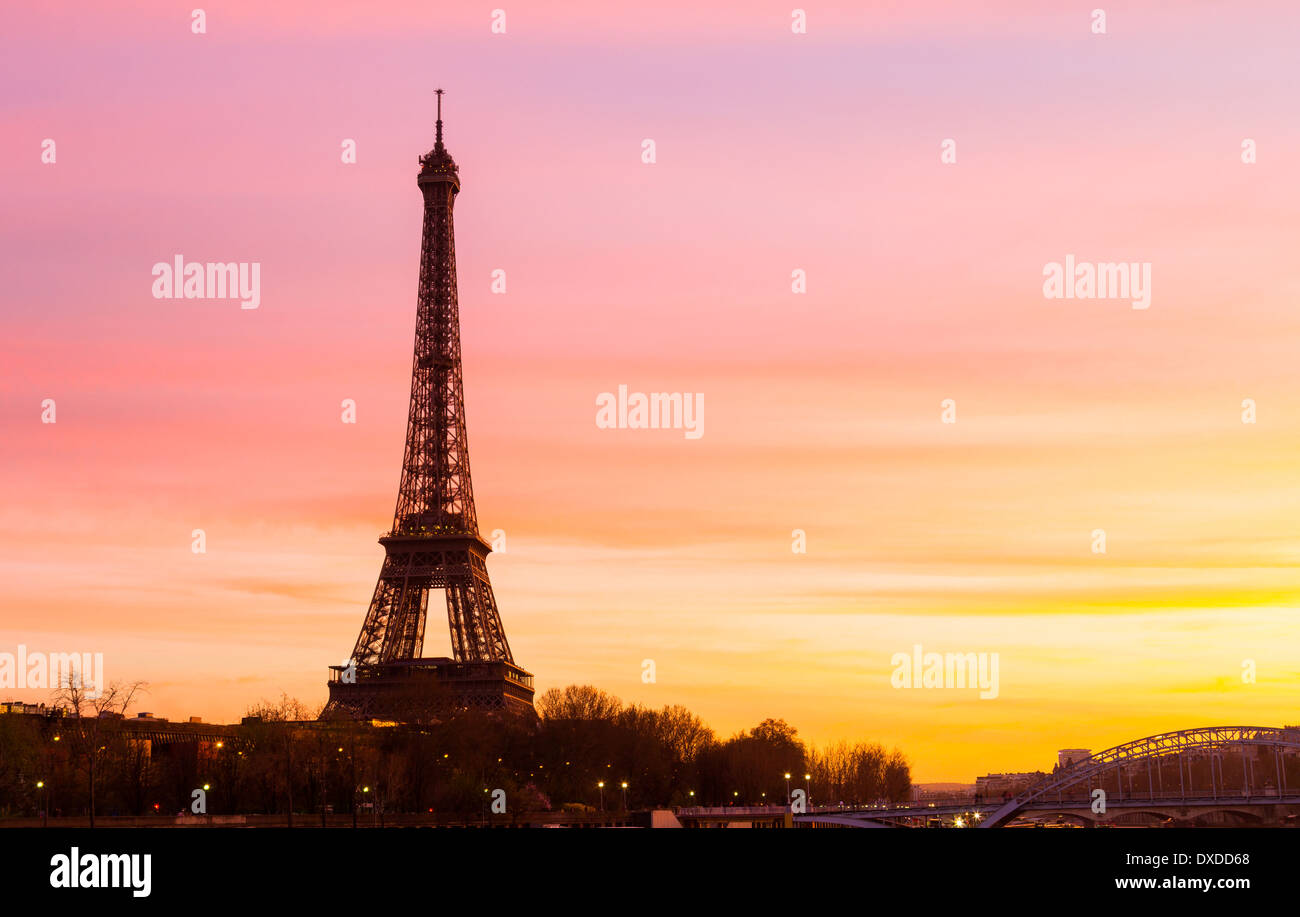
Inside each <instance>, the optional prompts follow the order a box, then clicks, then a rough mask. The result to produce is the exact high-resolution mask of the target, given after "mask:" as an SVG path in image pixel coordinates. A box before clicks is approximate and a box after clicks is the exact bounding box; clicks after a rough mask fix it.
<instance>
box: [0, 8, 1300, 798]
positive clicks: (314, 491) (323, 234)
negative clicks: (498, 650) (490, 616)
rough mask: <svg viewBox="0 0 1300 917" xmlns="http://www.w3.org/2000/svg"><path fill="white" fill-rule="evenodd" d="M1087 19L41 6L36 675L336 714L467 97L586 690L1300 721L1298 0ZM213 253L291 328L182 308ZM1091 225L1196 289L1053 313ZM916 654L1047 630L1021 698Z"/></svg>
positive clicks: (23, 126) (489, 233) (929, 727)
mask: <svg viewBox="0 0 1300 917" xmlns="http://www.w3.org/2000/svg"><path fill="white" fill-rule="evenodd" d="M1040 6H1041V5H1040V4H1033V3H1002V4H989V5H986V7H985V9H983V10H982V11H980V12H979V13H978V14H976V13H974V12H971V11H968V10H966V9H965V7H964V6H963V5H959V4H929V5H927V4H906V5H904V4H897V5H895V7H894V8H892V9H891V10H890V11H889V12H879V11H873V12H863V11H857V10H854V9H853V8H852V7H851V6H849V5H843V6H842V7H839V6H835V5H827V6H819V7H814V6H810V7H807V8H806V9H807V11H808V22H809V27H808V33H807V34H806V35H794V34H792V33H791V31H790V27H789V22H790V7H788V6H779V5H776V4H759V5H754V4H746V3H732V4H718V5H712V6H709V5H706V6H704V7H701V6H699V5H698V4H687V5H681V4H655V5H652V6H649V7H638V8H636V9H635V10H620V9H619V8H616V7H611V6H609V5H608V4H592V3H585V4H578V3H574V4H521V5H519V6H517V7H516V6H513V5H511V6H507V7H505V9H506V11H507V32H506V34H505V35H493V34H491V32H490V31H489V25H490V16H491V5H486V6H484V7H483V8H481V9H479V8H474V9H470V10H466V9H464V8H457V11H454V12H452V11H448V12H440V11H439V10H438V9H437V8H436V6H435V5H431V4H428V3H418V4H417V3H400V4H387V5H381V6H380V7H378V8H375V7H368V8H365V10H364V12H363V11H362V8H361V7H357V8H355V9H353V10H351V11H342V10H336V9H333V8H331V7H328V6H325V7H323V6H322V5H321V4H316V3H311V4H309V3H288V4H275V5H274V9H271V10H268V9H266V8H265V7H266V5H265V4H254V3H224V4H220V5H211V6H207V7H205V11H206V13H207V34H204V35H194V34H192V33H191V32H190V19H189V11H188V10H185V9H181V8H179V7H172V6H169V5H166V4H161V3H144V2H141V3H128V4H125V5H119V8H118V9H117V10H116V11H113V12H109V11H107V10H101V9H91V10H83V9H80V8H76V7H74V6H73V5H71V4H68V5H64V6H62V7H60V6H59V5H56V6H55V7H54V8H53V9H44V8H43V9H41V10H35V9H29V10H23V11H14V12H9V11H7V12H6V13H5V17H6V22H5V28H4V29H2V30H0V36H2V37H0V51H2V52H3V53H0V60H3V63H2V64H0V67H3V68H4V71H5V76H6V79H5V82H4V86H5V88H4V90H3V102H2V105H0V126H2V129H3V137H4V143H3V144H2V145H0V187H2V188H3V193H4V201H5V212H6V216H7V219H5V221H4V222H3V224H2V227H3V228H2V231H3V233H4V236H3V248H2V251H3V254H0V259H2V262H3V275H4V278H5V281H6V283H5V287H4V293H3V302H4V312H3V315H4V319H3V322H4V324H3V331H4V340H5V347H4V351H3V353H4V357H5V359H4V371H3V372H2V373H0V429H2V430H3V437H2V438H0V443H2V444H3V445H2V446H0V484H2V485H3V486H4V489H5V494H6V498H5V500H4V501H3V502H0V612H2V614H0V652H13V651H14V650H15V648H16V646H17V645H18V644H20V643H22V644H25V645H27V646H28V648H29V649H32V650H44V651H60V652H64V651H66V652H71V651H99V652H103V653H105V657H106V667H107V669H108V673H109V677H110V678H122V679H130V680H135V679H143V680H146V681H148V682H149V683H150V685H151V689H150V691H151V693H150V695H149V698H148V700H147V704H146V707H145V709H152V710H154V711H156V712H158V713H160V714H162V715H168V716H173V717H183V716H189V715H202V716H203V717H204V718H205V719H209V720H229V719H232V718H235V717H238V716H239V715H240V714H242V712H243V711H244V709H245V708H246V707H248V706H249V705H251V704H253V703H254V702H256V701H257V700H259V699H261V698H264V697H272V696H278V695H279V693H280V692H281V691H287V692H289V693H290V694H293V695H297V696H299V697H301V698H302V699H303V700H305V701H308V702H315V703H319V702H322V701H323V699H324V693H325V689H324V680H325V674H326V666H328V665H330V664H337V663H338V662H340V661H342V659H343V657H344V655H345V654H346V653H347V652H348V651H349V650H350V648H351V646H352V642H353V640H354V639H355V636H356V631H357V629H358V628H359V627H360V624H361V620H362V616H363V614H364V611H365V604H366V602H367V601H368V599H369V596H370V592H371V590H372V589H373V586H374V579H375V576H376V574H377V573H378V569H379V562H380V559H381V557H382V548H380V547H379V545H378V544H376V542H375V539H376V537H377V536H378V535H379V533H380V532H382V531H383V530H384V528H385V527H386V526H387V525H388V523H389V522H390V521H391V515H392V507H393V500H394V496H395V492H396V486H397V474H398V469H399V462H400V458H401V445H402V434H403V425H404V422H405V410H406V399H407V395H408V383H409V370H410V348H411V340H412V329H413V321H414V305H415V280H416V268H417V263H416V258H417V255H418V248H419V227H420V195H419V192H418V191H417V189H416V185H415V171H416V157H417V155H419V154H420V153H422V152H424V151H426V150H427V149H428V148H429V147H430V146H431V145H432V132H433V127H432V121H433V115H432V98H433V97H432V89H433V88H434V87H435V86H442V87H444V88H445V89H446V90H447V96H446V101H445V106H444V117H445V119H446V139H447V145H448V147H449V149H450V150H451V152H452V153H453V155H454V156H455V157H456V159H457V161H458V162H459V164H460V168H461V178H462V184H463V191H462V193H461V195H460V198H459V200H458V203H457V211H456V218H457V226H456V230H457V243H458V259H459V261H458V264H459V276H460V301H461V315H462V326H463V332H462V334H463V344H464V363H465V387H466V388H465V390H466V403H467V412H468V418H469V434H470V443H471V450H470V453H471V456H472V459H473V474H474V483H475V492H476V495H477V497H478V504H479V519H480V524H481V526H482V527H483V529H484V533H485V534H487V533H488V532H490V531H491V530H493V529H498V528H499V529H503V530H505V532H506V533H507V541H508V548H507V551H506V552H505V553H502V554H497V555H494V557H493V558H492V560H491V561H490V564H489V569H490V571H491V574H492V577H493V582H494V584H495V586H496V591H497V598H498V601H499V603H500V606H501V610H502V616H503V619H504V622H505V626H506V631H507V634H508V636H509V639H510V642H511V646H512V648H513V649H514V652H515V656H516V658H517V660H518V661H520V662H521V663H522V664H523V665H524V666H525V667H526V668H528V669H530V670H531V671H533V672H535V673H536V675H537V679H538V687H539V689H541V690H544V689H546V688H548V687H553V686H561V685H564V684H567V683H571V682H590V683H595V684H598V685H601V686H602V687H605V688H607V689H608V690H610V691H613V692H614V693H616V694H618V695H620V696H622V697H623V698H624V699H625V700H629V701H638V702H642V703H648V704H654V705H659V704H664V703H682V704H686V705H687V706H689V707H691V708H692V709H693V710H695V711H696V712H697V713H699V714H700V715H701V716H703V717H704V718H705V719H706V720H707V721H708V722H710V723H711V724H712V725H714V726H715V728H717V729H718V730H719V731H720V732H722V733H724V734H726V733H730V732H731V731H733V730H736V729H741V728H748V727H749V726H752V725H753V724H754V723H756V722H757V721H758V720H760V719H762V718H764V717H767V716H781V717H784V718H786V719H788V720H789V721H791V722H792V723H794V724H795V725H796V726H798V727H799V729H800V731H801V734H802V735H804V736H805V737H806V738H808V739H810V740H812V741H816V742H818V743H826V742H830V741H834V740H838V739H840V738H859V737H861V738H868V739H872V740H878V741H883V742H885V743H886V744H889V745H898V746H900V747H901V748H902V749H903V750H904V751H905V752H906V753H907V754H908V755H909V757H910V758H911V759H912V761H913V763H914V768H915V773H916V775H917V777H918V778H920V779H922V780H946V779H954V780H959V779H965V780H969V779H971V778H973V777H974V776H975V775H976V774H980V773H984V772H986V771H1005V770H1025V769H1035V768H1040V767H1048V766H1050V764H1051V762H1052V760H1053V756H1054V752H1055V750H1056V749H1057V748H1064V747H1075V746H1080V747H1092V748H1094V749H1100V748H1102V747H1105V746H1108V745H1112V744H1116V743H1118V742H1121V741H1125V740H1127V739H1131V738H1136V737H1138V736H1140V735H1146V734H1150V733H1155V732H1160V731H1165V730H1171V729H1178V728H1185V727H1192V726H1202V725H1211V724H1216V723H1228V722H1232V723H1237V722H1241V723H1248V724H1260V725H1279V724H1281V723H1283V722H1292V721H1294V720H1295V716H1294V714H1293V712H1292V711H1293V710H1294V685H1295V683H1296V676H1297V668H1298V665H1297V662H1296V649H1297V637H1296V636H1295V634H1296V630H1295V627H1294V624H1293V620H1294V615H1295V609H1296V600H1297V592H1298V591H1300V590H1298V587H1297V579H1296V576H1295V564H1296V560H1297V557H1298V556H1300V535H1297V523H1296V519H1297V513H1296V510H1297V502H1298V501H1300V486H1298V485H1297V481H1296V476H1295V473H1294V467H1295V462H1296V454H1297V446H1298V445H1300V437H1298V436H1297V430H1300V403H1298V402H1297V397H1296V392H1297V382H1298V381H1300V379H1298V378H1297V377H1298V376H1300V370H1298V369H1297V361H1296V359H1295V356H1294V346H1295V344H1294V342H1295V341H1296V340H1297V337H1296V334H1297V331H1300V328H1298V327H1297V326H1298V325H1300V318H1298V317H1297V314H1296V310H1295V306H1294V303H1295V300H1296V293H1297V289H1298V288H1300V282H1298V281H1297V276H1296V271H1295V263H1296V260H1295V251H1296V249H1297V246H1298V245H1300V217H1297V216H1296V214H1298V213H1300V191H1298V190H1297V188H1296V185H1295V182H1294V180H1293V179H1294V172H1295V165H1296V163H1298V162H1300V128H1297V126H1296V125H1295V123H1294V119H1293V118H1291V117H1290V112H1291V110H1292V108H1293V102H1292V97H1293V96H1294V89H1295V86H1296V82H1297V77H1298V76H1300V60H1297V59H1296V56H1295V54H1294V47H1293V42H1292V40H1291V37H1292V36H1293V35H1294V34H1295V27H1296V25H1297V24H1298V23H1297V15H1296V14H1295V13H1294V12H1293V11H1291V10H1290V9H1289V8H1288V7H1286V6H1284V5H1280V4H1269V5H1266V6H1261V7H1258V8H1252V9H1250V10H1240V9H1232V10H1231V12H1230V13H1226V12H1225V10H1226V9H1228V8H1227V7H1225V6H1222V5H1212V4H1180V5H1178V7H1177V8H1176V9H1174V8H1169V6H1168V5H1165V4H1155V3H1148V4H1122V5H1108V6H1106V10H1107V13H1108V31H1107V34H1106V35H1104V36H1099V35H1093V34H1091V32H1090V28H1089V26H1090V9H1091V7H1086V6H1079V7H1078V8H1077V9H1066V8H1058V9H1054V10H1053V11H1052V12H1042V11H1040V10H1039V7H1040ZM450 9H451V7H450V5H449V10H450ZM45 138H51V139H54V140H55V142H56V144H57V162H56V163H55V164H53V165H49V164H42V162H41V158H40V154H41V143H42V140H43V139H45ZM345 138H350V139H354V140H355V141H356V143H357V150H358V161H357V162H356V164H354V165H345V164H343V163H342V162H340V144H341V143H342V141H343V140H344V139H345ZM646 138H651V139H654V140H655V142H656V145H657V156H658V161H657V162H656V163H655V164H654V165H645V164H643V163H642V162H641V161H640V150H641V142H642V140H643V139H646ZM945 138H953V139H955V140H956V143H957V153H958V160H957V163H956V164H955V165H944V164H942V163H941V162H940V158H939V152H940V143H941V141H942V140H944V139H945ZM1244 138H1252V139H1253V140H1255V141H1256V143H1257V146H1258V151H1259V153H1258V162H1257V163H1256V164H1254V165H1245V164H1243V163H1242V162H1241V158H1240V150H1241V142H1242V140H1243V139H1244ZM177 253H181V254H183V255H184V256H185V257H186V258H187V259H189V260H196V261H210V260H211V261H231V260H233V261H257V262H260V263H261V265H262V268H261V271H262V305H261V307H260V308H259V309H257V310H250V311H243V310H240V308H239V306H238V304H237V303H235V302H230V301H203V302H195V301H184V300H179V301H167V300H156V299H154V298H152V296H151V295H150V285H151V282H152V277H151V274H150V269H151V267H152V265H153V264H154V263H155V262H158V261H170V259H171V258H172V256H173V255H175V254H177ZM1067 253H1071V254H1074V255H1075V256H1076V257H1077V258H1078V259H1080V260H1089V261H1121V260H1122V261H1137V262H1150V263H1151V264H1152V274H1153V284H1152V286H1153V293H1152V304H1151V307H1150V309H1148V310H1146V311H1135V310H1132V309H1130V308H1129V306H1128V304H1127V303H1126V302H1125V303H1121V302H1114V301H1052V300H1046V299H1044V298H1043V296H1042V292H1041V284H1042V268H1043V265H1044V264H1045V263H1047V262H1051V261H1061V260H1063V259H1064V257H1065V255H1066V254H1067ZM496 268H501V269H504V270H505V271H506V272H507V278H508V292H507V293H506V294H505V295H493V294H491V293H490V292H489V283H490V274H491V271H492V270H493V269H496ZM795 268H800V269H803V270H805V271H806V272H807V275H808V292H807V294H806V295H793V294H792V293H791V292H790V276H791V271H792V270H793V269H795ZM620 384H626V385H627V386H628V387H629V388H630V389H631V390H633V391H637V390H640V391H678V392H702V393H704V396H705V402H706V405H707V407H706V413H705V435H704V436H703V438H702V439H700V440H698V441H691V440H687V439H685V438H684V437H683V436H682V435H681V433H680V431H628V430H613V431H611V430H599V429H597V428H596V425H595V423H594V417H595V398H596V395H597V394H598V393H600V392H603V391H614V390H616V389H617V387H618V385H620ZM46 398H53V399H55V401H56V403H57V411H58V414H57V417H58V421H57V423H56V424H53V425H50V424H42V423H41V422H40V413H41V407H40V406H41V402H42V400H43V399H46ZM345 398H351V399H354V400H355V401H356V402H357V405H358V420H359V422H358V423H357V424H356V425H345V424H342V423H341V422H340V402H341V400H342V399H345ZM945 398H952V399H954V400H955V401H956V403H957V411H958V422H957V423H956V424H951V425H947V424H941V423H940V422H939V415H940V402H941V401H942V400H943V399H945ZM1246 398H1250V399H1254V400H1255V402H1256V403H1257V405H1258V422H1257V423H1256V424H1254V425H1246V424H1242V423H1241V421H1240V414H1241V402H1242V400H1243V399H1246ZM194 528H203V529H204V530H205V531H206V533H207V545H208V552H207V553H206V554H205V555H194V554H193V553H192V552H191V551H190V532H191V530H192V529H194ZM796 528H798V529H803V530H805V531H806V532H807V533H808V553H807V554H804V555H796V554H793V553H792V552H791V550H790V541H791V536H790V533H791V531H792V530H793V529H796ZM1095 528H1104V529H1106V531H1107V535H1108V551H1107V554H1106V555H1105V556H1104V557H1099V556H1097V555H1094V554H1093V553H1091V551H1090V550H1089V545H1090V536H1089V533H1090V532H1091V531H1092V530H1093V529H1095ZM916 643H921V644H923V645H925V647H926V649H933V650H937V651H941V652H942V651H953V652H967V651H970V652H997V653H999V654H1000V658H1001V690H1000V696H999V698H998V699H996V700H988V701H980V700H977V699H976V698H975V696H974V695H973V694H972V693H970V692H963V691H898V690H895V689H892V688H891V687H890V685H889V674H890V671H891V665H890V659H891V656H892V655H893V654H894V653H895V652H899V651H908V650H910V648H911V647H912V646H913V645H914V644H916ZM446 644H447V641H446V635H445V628H444V627H443V626H442V624H441V619H438V621H437V622H436V623H434V622H433V621H431V624H430V627H429V638H428V640H427V643H426V652H427V653H429V654H430V655H432V654H437V653H442V652H445V651H446V649H447V645H446ZM647 658H651V659H654V660H655V661H656V667H657V676H658V681H657V683H655V684H652V685H647V684H643V683H642V682H641V663H642V660H643V659H647ZM1247 659H1249V660H1253V661H1254V662H1255V663H1256V665H1257V668H1258V680H1257V682H1256V683H1255V684H1243V683H1242V680H1241V678H1240V672H1241V667H1242V662H1243V660H1247ZM0 693H3V692H0ZM12 693H13V696H15V697H20V698H24V699H28V700H36V699H43V692H40V691H26V692H23V691H15V692H12Z"/></svg>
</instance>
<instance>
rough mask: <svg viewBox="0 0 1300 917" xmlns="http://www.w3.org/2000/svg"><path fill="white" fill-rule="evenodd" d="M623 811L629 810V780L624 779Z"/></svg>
mask: <svg viewBox="0 0 1300 917" xmlns="http://www.w3.org/2000/svg"><path fill="white" fill-rule="evenodd" d="M623 811H624V812H626V811H627V781H626V780H624V781H623Z"/></svg>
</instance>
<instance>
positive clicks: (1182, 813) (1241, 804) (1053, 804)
mask: <svg viewBox="0 0 1300 917" xmlns="http://www.w3.org/2000/svg"><path fill="white" fill-rule="evenodd" d="M1288 768H1289V771H1290V776H1289V777H1288ZM1297 815H1300V728H1282V727H1274V726H1207V727H1202V728H1199V729H1184V730H1180V731H1178V732H1168V733H1163V734H1161V735H1154V736H1147V737H1146V738H1142V739H1137V740H1135V741H1132V742H1125V743H1124V744H1122V745H1116V746H1115V747H1114V748H1108V749H1106V750H1105V751H1101V752H1098V753H1096V754H1095V755H1092V756H1091V757H1089V758H1085V759H1083V760H1081V761H1078V762H1076V763H1074V764H1073V765H1071V766H1069V767H1066V768H1062V769H1060V770H1058V771H1056V772H1054V773H1052V774H1049V775H1048V776H1046V777H1045V778H1043V779H1042V780H1040V781H1039V782H1038V783H1036V784H1033V785H1032V786H1029V787H1028V788H1026V789H1024V790H1022V791H1021V792H1020V793H1018V794H1017V795H1016V796H1014V797H1011V798H1004V799H996V800H986V799H979V798H977V797H973V798H968V799H952V800H942V801H936V802H933V803H912V804H910V805H889V806H874V807H871V808H866V809H863V808H858V809H852V810H845V809H842V808H841V809H832V808H822V809H814V810H813V812H811V813H809V814H807V815H800V816H796V817H795V821H796V822H801V823H813V824H823V825H844V826H852V827H883V826H901V825H917V824H934V823H936V822H937V823H939V824H955V825H959V826H961V825H968V826H971V827H984V828H997V827H1002V826H1004V825H1007V824H1009V823H1011V822H1012V821H1014V820H1016V819H1025V820H1041V819H1043V818H1044V817H1049V818H1050V817H1052V816H1055V817H1056V819H1057V820H1058V821H1059V822H1065V821H1067V820H1068V821H1069V822H1071V823H1076V824H1087V825H1092V824H1103V823H1108V822H1109V821H1110V820H1112V819H1115V818H1117V817H1124V818H1125V819H1127V820H1128V823H1135V822H1136V823H1141V822H1145V823H1148V824H1150V823H1161V822H1165V823H1170V822H1171V820H1172V823H1175V824H1179V823H1182V824H1191V823H1193V822H1194V821H1195V819H1197V818H1198V817H1204V816H1210V817H1217V818H1219V819H1227V820H1230V821H1232V822H1235V823H1256V824H1279V823H1281V822H1282V821H1283V819H1287V818H1288V817H1289V818H1290V819H1291V820H1295V818H1296V816H1297Z"/></svg>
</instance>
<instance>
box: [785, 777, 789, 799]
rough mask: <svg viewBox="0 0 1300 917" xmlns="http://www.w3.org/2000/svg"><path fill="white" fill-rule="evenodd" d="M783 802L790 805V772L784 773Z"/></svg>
mask: <svg viewBox="0 0 1300 917" xmlns="http://www.w3.org/2000/svg"><path fill="white" fill-rule="evenodd" d="M785 804H786V806H789V805H790V774H789V773H787V774H786V775H785Z"/></svg>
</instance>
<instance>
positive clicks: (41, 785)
mask: <svg viewBox="0 0 1300 917" xmlns="http://www.w3.org/2000/svg"><path fill="white" fill-rule="evenodd" d="M36 789H38V790H40V791H41V827H42V828H45V827H48V826H49V822H48V821H47V818H46V816H47V814H48V813H47V812H46V811H45V781H44V780H37V781H36Z"/></svg>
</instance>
